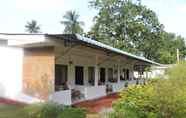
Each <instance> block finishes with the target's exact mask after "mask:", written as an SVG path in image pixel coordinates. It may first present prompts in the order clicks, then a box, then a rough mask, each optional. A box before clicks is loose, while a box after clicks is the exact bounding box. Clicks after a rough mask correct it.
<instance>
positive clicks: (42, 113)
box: [20, 103, 65, 118]
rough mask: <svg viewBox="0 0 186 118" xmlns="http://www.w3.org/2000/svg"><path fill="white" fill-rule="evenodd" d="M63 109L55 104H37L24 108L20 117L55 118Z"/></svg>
mask: <svg viewBox="0 0 186 118" xmlns="http://www.w3.org/2000/svg"><path fill="white" fill-rule="evenodd" d="M64 109H65V107H64V106H62V105H58V104H55V103H38V104H33V105H28V106H26V107H24V108H23V110H22V111H21V112H20V115H21V116H22V117H23V118H56V117H57V116H58V114H59V113H61V112H63V111H64Z"/></svg>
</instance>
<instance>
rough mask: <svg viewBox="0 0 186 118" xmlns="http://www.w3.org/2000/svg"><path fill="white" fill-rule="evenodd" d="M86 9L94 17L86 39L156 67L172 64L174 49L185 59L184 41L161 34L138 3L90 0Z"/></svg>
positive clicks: (153, 16) (155, 20)
mask: <svg viewBox="0 0 186 118" xmlns="http://www.w3.org/2000/svg"><path fill="white" fill-rule="evenodd" d="M90 6H91V7H92V8H95V9H97V10H98V15H97V16H96V17H95V19H94V20H95V24H94V26H93V28H92V30H91V31H90V32H89V33H88V34H87V35H89V37H92V38H94V39H97V40H99V41H101V42H103V43H106V44H108V45H111V46H113V47H116V48H119V49H122V50H124V51H129V52H131V53H134V54H137V55H142V56H144V57H146V58H148V59H151V60H155V61H157V62H160V63H174V62H176V48H178V49H180V52H181V57H183V56H184V55H186V46H185V43H184V39H183V38H182V37H181V36H175V35H174V34H172V33H167V32H165V31H164V27H163V25H162V24H161V23H160V22H159V20H158V17H157V15H156V14H155V12H153V11H152V10H150V9H149V8H147V7H146V6H144V5H142V4H141V1H140V0H91V1H90Z"/></svg>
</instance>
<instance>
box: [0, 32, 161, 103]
mask: <svg viewBox="0 0 186 118" xmlns="http://www.w3.org/2000/svg"><path fill="white" fill-rule="evenodd" d="M0 54H1V57H0V96H1V97H7V98H11V99H14V100H18V101H21V102H26V103H33V102H37V101H45V100H51V101H54V102H57V103H60V104H66V105H71V104H73V103H76V102H77V101H82V100H89V99H95V98H99V97H102V96H105V95H107V94H110V93H113V92H118V91H119V90H120V89H122V88H124V87H125V86H126V83H128V84H134V83H136V78H134V71H138V72H140V73H143V72H144V70H145V68H146V67H150V66H151V65H160V64H158V63H156V62H153V61H151V60H148V59H146V58H144V57H139V56H135V55H133V54H130V53H127V52H124V51H121V50H119V49H116V48H113V47H110V46H108V45H105V44H103V43H100V42H98V41H96V40H92V39H90V38H85V37H82V36H80V35H77V34H3V33H1V34H0Z"/></svg>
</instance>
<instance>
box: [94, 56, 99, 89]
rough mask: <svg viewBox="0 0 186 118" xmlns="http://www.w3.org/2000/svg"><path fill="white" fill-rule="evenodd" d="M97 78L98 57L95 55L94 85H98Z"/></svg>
mask: <svg viewBox="0 0 186 118" xmlns="http://www.w3.org/2000/svg"><path fill="white" fill-rule="evenodd" d="M98 80H99V67H98V57H97V56H96V63H95V81H94V86H98Z"/></svg>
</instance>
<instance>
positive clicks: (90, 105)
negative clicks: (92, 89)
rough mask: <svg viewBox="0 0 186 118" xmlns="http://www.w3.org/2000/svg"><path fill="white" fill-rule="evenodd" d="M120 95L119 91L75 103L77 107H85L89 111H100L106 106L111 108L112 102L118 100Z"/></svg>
mask: <svg viewBox="0 0 186 118" xmlns="http://www.w3.org/2000/svg"><path fill="white" fill-rule="evenodd" d="M118 98H119V95H118V94H117V93H114V94H110V95H107V96H105V97H102V98H99V99H95V100H88V101H83V102H79V103H76V104H74V105H73V106H75V107H80V108H85V109H87V110H88V111H89V112H100V111H101V110H102V109H104V108H111V107H112V102H113V101H115V100H117V99H118Z"/></svg>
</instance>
